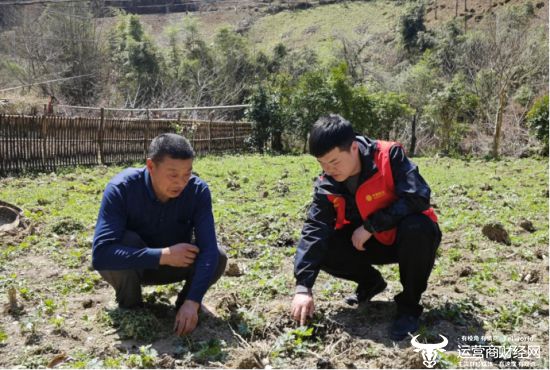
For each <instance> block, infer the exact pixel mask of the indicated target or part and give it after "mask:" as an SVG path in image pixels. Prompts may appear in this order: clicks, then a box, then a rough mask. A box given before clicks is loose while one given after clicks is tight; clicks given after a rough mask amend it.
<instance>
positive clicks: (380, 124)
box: [369, 91, 414, 140]
mask: <svg viewBox="0 0 550 370" xmlns="http://www.w3.org/2000/svg"><path fill="white" fill-rule="evenodd" d="M369 100H370V101H371V104H372V112H373V113H374V117H375V122H376V123H375V127H374V130H373V131H372V133H369V134H370V135H372V136H374V137H377V138H380V139H383V140H389V139H390V135H391V133H392V131H394V130H395V128H396V127H397V126H398V125H399V123H400V122H402V121H404V120H405V119H406V118H407V117H410V116H411V115H412V114H414V110H413V109H412V108H411V107H410V106H409V105H408V104H407V103H406V97H405V96H404V95H401V94H397V93H394V92H391V91H390V92H377V93H373V94H370V95H369Z"/></svg>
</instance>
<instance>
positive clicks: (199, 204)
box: [92, 134, 227, 335]
mask: <svg viewBox="0 0 550 370" xmlns="http://www.w3.org/2000/svg"><path fill="white" fill-rule="evenodd" d="M194 154H195V153H194V151H193V149H192V148H191V145H190V144H189V141H188V140H187V139H185V138H184V137H182V136H180V135H176V134H161V135H159V136H157V137H156V138H154V139H153V141H152V142H151V145H150V147H149V153H148V158H147V165H146V167H145V168H140V169H137V168H129V169H126V170H124V171H122V172H121V173H119V174H118V175H116V176H115V177H114V178H113V179H111V181H110V182H109V183H108V184H107V187H106V189H105V192H104V194H103V200H102V202H101V207H100V210H99V216H98V220H97V224H96V229H95V235H94V242H93V252H92V253H93V255H92V264H93V267H94V268H95V269H96V270H98V272H99V273H100V274H101V276H102V277H103V278H104V279H105V280H106V281H107V282H108V283H109V284H110V285H111V286H113V288H114V289H115V292H116V300H117V302H118V304H119V307H121V308H134V307H140V306H142V295H141V286H142V285H159V284H169V283H174V282H179V281H183V280H185V281H186V283H185V285H184V287H183V289H182V290H181V292H180V293H179V294H178V299H177V301H176V312H177V313H176V320H175V325H174V330H175V332H176V333H177V334H178V335H183V334H188V333H190V332H192V331H193V330H194V329H195V327H196V326H197V323H198V310H199V308H200V305H201V302H202V299H203V297H204V294H205V293H206V291H207V290H208V288H209V287H210V286H211V285H212V284H214V283H215V282H216V281H217V280H218V279H219V278H220V277H221V275H222V274H223V272H224V270H225V265H226V263H227V257H226V255H225V252H224V251H223V249H221V248H220V247H219V246H218V244H217V241H216V233H215V229H214V217H213V215H212V200H211V197H210V190H209V189H208V186H207V185H206V183H205V182H204V181H202V180H201V179H200V178H198V177H197V176H194V175H193V174H192V169H193V159H194ZM193 234H194V240H193V239H192V237H193Z"/></svg>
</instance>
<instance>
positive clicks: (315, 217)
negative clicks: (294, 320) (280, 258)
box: [294, 192, 336, 292]
mask: <svg viewBox="0 0 550 370" xmlns="http://www.w3.org/2000/svg"><path fill="white" fill-rule="evenodd" d="M335 218H336V213H335V211H334V207H333V205H332V203H331V202H330V201H329V200H328V198H327V196H326V195H322V194H318V193H317V192H315V195H314V196H313V202H312V204H311V206H310V208H309V211H308V215H307V219H306V221H305V223H304V227H303V229H302V237H301V239H300V242H299V244H298V249H297V251H296V257H295V259H294V277H295V278H296V285H297V292H302V291H304V290H306V291H307V290H310V289H311V288H312V287H313V284H314V283H315V279H316V278H317V275H318V274H319V269H320V266H321V261H322V259H323V256H324V255H325V252H326V250H327V240H328V239H329V238H330V236H331V235H332V233H333V232H334V224H335Z"/></svg>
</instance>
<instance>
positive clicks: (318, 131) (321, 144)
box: [309, 114, 355, 158]
mask: <svg viewBox="0 0 550 370" xmlns="http://www.w3.org/2000/svg"><path fill="white" fill-rule="evenodd" d="M353 140H355V132H354V131H353V127H352V126H351V123H350V122H349V121H348V120H346V119H345V118H344V117H342V116H340V115H338V114H330V115H328V116H322V117H320V118H319V119H318V120H317V121H316V122H315V124H314V125H313V128H312V129H311V132H310V134H309V153H310V154H311V155H313V156H315V157H317V158H318V157H322V156H324V155H325V154H327V153H328V152H330V151H331V150H332V149H334V148H339V149H340V150H342V151H344V150H345V151H349V150H350V147H351V144H352V143H353Z"/></svg>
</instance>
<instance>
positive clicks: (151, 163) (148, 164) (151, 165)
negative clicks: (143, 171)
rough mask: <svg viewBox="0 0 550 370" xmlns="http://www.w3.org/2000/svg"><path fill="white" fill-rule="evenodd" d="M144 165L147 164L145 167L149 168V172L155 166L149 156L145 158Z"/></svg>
mask: <svg viewBox="0 0 550 370" xmlns="http://www.w3.org/2000/svg"><path fill="white" fill-rule="evenodd" d="M145 166H147V169H148V170H149V172H151V171H152V170H153V168H154V166H155V162H153V160H152V159H151V158H147V160H146V161H145Z"/></svg>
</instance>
